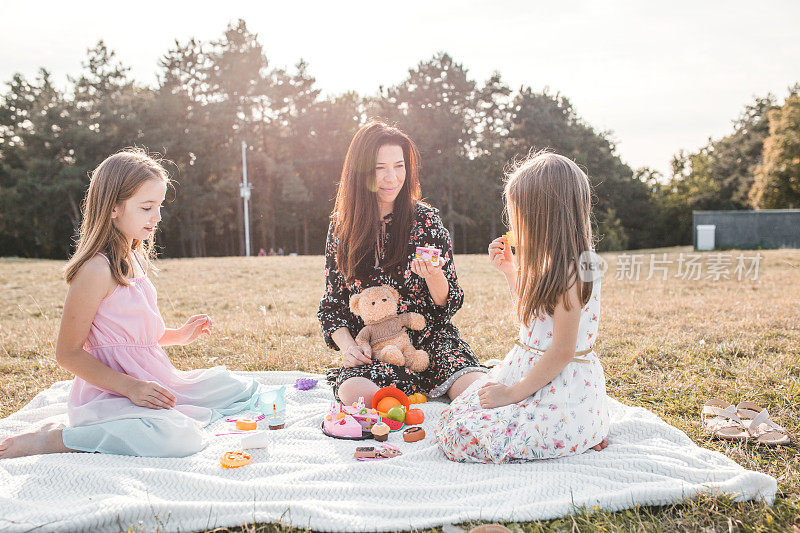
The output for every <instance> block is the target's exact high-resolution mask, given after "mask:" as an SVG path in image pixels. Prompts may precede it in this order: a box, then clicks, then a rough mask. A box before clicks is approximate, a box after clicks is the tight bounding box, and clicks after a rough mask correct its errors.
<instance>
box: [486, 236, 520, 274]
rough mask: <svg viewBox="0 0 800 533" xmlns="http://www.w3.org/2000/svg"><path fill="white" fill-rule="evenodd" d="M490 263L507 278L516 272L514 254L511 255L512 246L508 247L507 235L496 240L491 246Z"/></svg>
mask: <svg viewBox="0 0 800 533" xmlns="http://www.w3.org/2000/svg"><path fill="white" fill-rule="evenodd" d="M489 261H490V262H491V263H492V266H493V267H495V268H496V269H497V270H499V271H500V272H502V273H503V274H505V275H506V276H510V275H512V274H513V273H514V272H515V270H516V268H515V267H514V254H512V253H511V246H509V245H508V240H507V239H506V236H505V235H503V236H502V237H498V238H496V239H495V240H493V241H492V242H491V243H490V244H489Z"/></svg>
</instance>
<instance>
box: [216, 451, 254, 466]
mask: <svg viewBox="0 0 800 533" xmlns="http://www.w3.org/2000/svg"><path fill="white" fill-rule="evenodd" d="M251 460H252V458H251V457H250V454H249V453H246V452H243V451H240V450H237V451H235V452H225V455H223V456H222V457H220V458H219V464H221V465H222V467H223V468H239V467H240V466H244V465H249V464H250V461H251Z"/></svg>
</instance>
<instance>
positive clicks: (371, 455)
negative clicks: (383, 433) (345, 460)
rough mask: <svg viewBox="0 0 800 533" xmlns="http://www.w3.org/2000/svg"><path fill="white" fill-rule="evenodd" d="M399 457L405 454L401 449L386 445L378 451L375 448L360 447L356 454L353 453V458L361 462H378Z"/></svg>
mask: <svg viewBox="0 0 800 533" xmlns="http://www.w3.org/2000/svg"><path fill="white" fill-rule="evenodd" d="M398 455H403V452H401V451H400V449H399V448H397V447H396V446H392V445H391V444H384V445H383V447H382V448H381V449H380V450H378V449H377V448H375V447H374V446H359V447H358V448H356V451H355V453H353V457H355V458H356V459H358V460H359V461H377V460H380V459H391V458H392V457H397V456H398Z"/></svg>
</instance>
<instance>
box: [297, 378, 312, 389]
mask: <svg viewBox="0 0 800 533" xmlns="http://www.w3.org/2000/svg"><path fill="white" fill-rule="evenodd" d="M316 386H317V380H316V379H313V378H297V379H296V380H295V382H294V388H295V389H297V390H309V389H313V388H314V387H316Z"/></svg>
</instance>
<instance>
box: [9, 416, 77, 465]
mask: <svg viewBox="0 0 800 533" xmlns="http://www.w3.org/2000/svg"><path fill="white" fill-rule="evenodd" d="M63 427H64V426H63V425H60V424H53V423H50V424H45V425H44V426H42V427H40V428H39V429H37V430H36V431H31V432H30V433H22V434H20V435H17V436H15V437H9V438H7V439H6V440H4V441H3V442H0V459H13V458H14V457H25V456H27V455H38V454H42V453H65V452H73V451H75V450H70V449H69V448H67V447H66V446H64V441H63V440H62V439H61V429H62V428H63Z"/></svg>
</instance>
